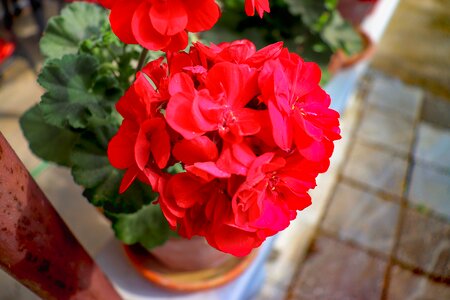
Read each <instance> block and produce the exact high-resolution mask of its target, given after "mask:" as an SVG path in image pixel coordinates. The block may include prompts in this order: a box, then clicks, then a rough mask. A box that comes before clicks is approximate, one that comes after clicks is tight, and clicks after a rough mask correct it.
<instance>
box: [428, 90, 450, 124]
mask: <svg viewBox="0 0 450 300" xmlns="http://www.w3.org/2000/svg"><path fill="white" fill-rule="evenodd" d="M449 116H450V101H448V99H446V98H440V97H437V96H435V95H433V94H430V93H427V94H426V95H425V101H424V103H423V108H422V114H421V119H422V120H423V121H425V122H428V123H431V124H434V125H437V126H441V127H445V128H450V118H449Z"/></svg>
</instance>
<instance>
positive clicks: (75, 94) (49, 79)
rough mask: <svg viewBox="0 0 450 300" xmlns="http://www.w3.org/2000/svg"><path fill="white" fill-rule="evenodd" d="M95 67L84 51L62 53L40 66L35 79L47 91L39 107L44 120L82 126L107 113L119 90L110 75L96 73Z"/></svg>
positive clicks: (96, 65)
mask: <svg viewBox="0 0 450 300" xmlns="http://www.w3.org/2000/svg"><path fill="white" fill-rule="evenodd" d="M98 67H99V64H98V61H97V59H96V58H95V57H93V56H90V55H87V54H83V55H65V56H64V57H63V58H62V59H52V60H49V61H48V62H47V63H46V64H45V65H44V67H43V69H42V72H41V74H39V77H38V82H39V84H40V85H41V86H42V87H44V88H45V89H46V90H47V92H46V93H45V94H44V95H43V96H42V99H41V106H40V107H41V110H42V113H43V116H44V118H45V120H46V121H47V122H48V123H50V124H52V125H55V126H58V127H62V128H64V127H66V128H67V127H68V126H70V127H73V128H85V127H87V126H88V125H95V124H90V121H91V120H92V119H108V118H109V117H110V116H111V114H112V111H113V108H114V103H115V101H116V100H117V99H118V98H119V97H120V95H121V90H120V89H119V88H117V86H118V84H117V81H116V80H115V79H114V78H113V77H110V78H108V79H105V78H104V75H102V76H99V74H98V73H97V68H98ZM97 81H99V82H101V83H102V84H97Z"/></svg>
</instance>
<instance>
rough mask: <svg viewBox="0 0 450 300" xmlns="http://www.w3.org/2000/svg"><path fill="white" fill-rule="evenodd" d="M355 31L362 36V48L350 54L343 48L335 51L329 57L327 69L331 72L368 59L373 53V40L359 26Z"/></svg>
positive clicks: (333, 72)
mask: <svg viewBox="0 0 450 300" xmlns="http://www.w3.org/2000/svg"><path fill="white" fill-rule="evenodd" d="M357 31H358V33H359V34H360V36H361V38H362V43H363V49H362V50H361V51H360V52H358V53H355V54H353V55H351V56H348V55H347V54H345V52H344V51H343V50H338V51H336V53H334V54H333V56H332V57H331V59H330V62H329V64H328V71H329V72H330V73H331V74H335V73H337V72H338V71H339V70H341V69H345V68H348V67H351V66H353V65H355V64H357V63H359V62H360V61H362V60H364V59H369V58H370V57H371V56H372V55H373V53H374V51H375V44H374V42H373V41H372V39H371V38H370V37H369V36H368V35H367V33H365V32H364V31H362V30H361V29H360V28H357Z"/></svg>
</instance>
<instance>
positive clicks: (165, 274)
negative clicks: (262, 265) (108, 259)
mask: <svg viewBox="0 0 450 300" xmlns="http://www.w3.org/2000/svg"><path fill="white" fill-rule="evenodd" d="M123 249H124V252H125V254H126V256H127V257H128V260H129V261H130V263H131V264H132V265H133V267H134V268H135V269H136V270H137V271H138V273H139V274H140V275H141V276H143V277H144V278H145V279H147V280H148V281H150V282H151V283H153V284H155V285H157V286H159V287H162V288H164V289H167V290H171V291H178V292H195V291H201V290H206V289H211V288H215V287H218V286H221V285H224V284H226V283H228V282H230V281H232V280H234V279H235V278H237V277H238V276H239V275H241V274H242V273H243V272H244V271H245V270H246V269H247V268H248V267H249V266H250V264H251V263H252V262H253V260H254V259H255V258H256V256H257V252H258V251H257V249H255V250H254V251H252V252H251V253H250V254H249V255H247V256H245V257H234V256H231V257H230V259H229V260H227V261H226V262H225V263H223V264H222V265H220V266H218V267H215V268H209V269H203V270H198V271H175V270H171V269H169V268H167V267H165V266H164V265H163V264H161V263H160V262H159V261H158V260H157V259H156V258H155V257H154V256H153V255H152V254H150V253H149V252H147V251H146V250H145V249H143V247H141V246H128V245H123Z"/></svg>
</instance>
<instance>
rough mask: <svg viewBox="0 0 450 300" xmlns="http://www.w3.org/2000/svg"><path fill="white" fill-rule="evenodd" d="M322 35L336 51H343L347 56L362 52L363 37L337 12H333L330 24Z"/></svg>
mask: <svg viewBox="0 0 450 300" xmlns="http://www.w3.org/2000/svg"><path fill="white" fill-rule="evenodd" d="M321 35H322V37H323V39H324V40H325V41H326V42H327V44H329V45H330V47H331V48H332V49H333V50H334V51H336V50H337V49H342V50H344V51H345V52H346V53H347V54H353V53H357V52H359V51H361V50H362V39H361V36H360V35H359V34H358V32H356V30H355V29H354V28H353V26H352V25H351V24H350V23H349V22H347V21H345V20H344V19H343V18H342V17H341V15H340V14H339V13H338V12H337V11H334V12H333V14H332V17H331V21H330V23H329V24H327V26H325V28H324V30H323V31H322V33H321Z"/></svg>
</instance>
